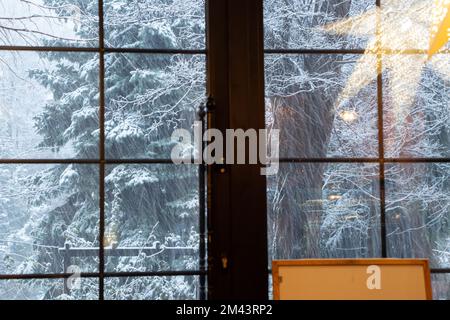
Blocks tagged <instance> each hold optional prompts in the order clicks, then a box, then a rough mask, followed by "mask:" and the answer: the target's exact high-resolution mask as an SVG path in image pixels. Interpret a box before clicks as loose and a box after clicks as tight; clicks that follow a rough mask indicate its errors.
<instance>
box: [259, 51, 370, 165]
mask: <svg viewBox="0 0 450 320" xmlns="http://www.w3.org/2000/svg"><path fill="white" fill-rule="evenodd" d="M373 57H375V56H373ZM359 59H361V56H357V55H278V54H277V55H275V54H274V55H272V54H269V55H266V63H265V64H266V122H267V127H268V128H269V129H279V130H280V157H297V158H298V157H300V158H307V157H312V158H319V157H349V158H352V157H377V155H378V142H377V140H378V139H377V137H378V129H377V102H376V101H377V98H376V97H377V93H376V67H375V66H376V64H375V62H376V61H373V65H372V66H373V68H372V69H371V68H365V69H364V73H365V74H367V75H370V77H368V81H367V86H365V87H364V88H361V89H360V90H358V91H355V88H354V81H356V79H360V76H361V75H360V73H361V71H362V70H361V69H360V68H359V62H357V61H358V60H359ZM357 63H358V64H357ZM355 78H356V79H355ZM353 93H354V94H353Z"/></svg>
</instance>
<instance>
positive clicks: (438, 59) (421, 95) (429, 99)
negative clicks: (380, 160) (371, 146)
mask: <svg viewBox="0 0 450 320" xmlns="http://www.w3.org/2000/svg"><path fill="white" fill-rule="evenodd" d="M383 64H384V70H385V71H384V75H383V107H384V118H385V119H384V135H385V140H384V144H385V150H386V155H387V157H406V158H429V157H434V158H439V157H449V156H450V142H449V141H450V130H449V128H450V113H449V112H448V111H449V106H450V89H449V85H448V83H449V82H448V81H449V80H450V61H449V59H448V55H445V54H440V55H435V56H434V57H433V58H432V59H431V60H430V61H427V56H426V55H419V54H414V55H388V56H385V57H384V58H383Z"/></svg>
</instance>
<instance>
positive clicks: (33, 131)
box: [0, 51, 99, 159]
mask: <svg viewBox="0 0 450 320" xmlns="http://www.w3.org/2000/svg"><path fill="white" fill-rule="evenodd" d="M0 75H1V76H0V122H1V123H2V126H1V127H0V158H1V159H13V158H15V159H29V158H39V159H47V158H97V157H98V136H99V124H98V56H97V55H96V54H92V53H57V52H41V53H37V52H14V51H12V52H11V51H10V52H6V51H3V52H0Z"/></svg>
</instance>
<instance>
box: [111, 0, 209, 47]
mask: <svg viewBox="0 0 450 320" xmlns="http://www.w3.org/2000/svg"><path fill="white" fill-rule="evenodd" d="M104 3H105V37H106V40H105V43H106V44H107V46H109V47H127V48H150V49H174V48H176V49H203V48H205V1H204V0H105V1H104Z"/></svg>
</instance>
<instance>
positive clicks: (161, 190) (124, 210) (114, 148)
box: [18, 0, 205, 299]
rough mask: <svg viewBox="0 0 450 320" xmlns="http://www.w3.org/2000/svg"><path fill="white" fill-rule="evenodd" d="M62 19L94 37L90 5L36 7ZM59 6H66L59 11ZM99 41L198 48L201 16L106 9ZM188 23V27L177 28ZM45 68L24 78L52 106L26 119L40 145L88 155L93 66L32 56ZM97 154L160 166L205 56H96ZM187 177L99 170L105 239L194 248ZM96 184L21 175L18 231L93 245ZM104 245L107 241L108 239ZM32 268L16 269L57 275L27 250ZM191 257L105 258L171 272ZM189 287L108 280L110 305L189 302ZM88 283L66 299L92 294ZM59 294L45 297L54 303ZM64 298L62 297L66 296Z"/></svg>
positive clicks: (198, 9)
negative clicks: (72, 19) (23, 221)
mask: <svg viewBox="0 0 450 320" xmlns="http://www.w3.org/2000/svg"><path fill="white" fill-rule="evenodd" d="M44 4H45V5H46V6H48V7H56V8H58V9H56V10H55V11H54V12H55V13H56V14H58V15H60V16H61V17H64V16H67V15H68V14H72V12H73V11H74V8H77V9H76V12H78V13H79V14H80V19H78V21H79V24H78V25H77V26H76V30H75V34H76V35H77V37H79V38H80V39H97V38H98V33H97V32H98V29H97V23H98V19H97V9H98V8H97V1H91V0H67V1H65V5H64V6H61V1H57V0H45V1H44ZM67 4H69V5H67ZM104 10H105V33H106V35H105V37H106V39H105V43H106V45H107V46H112V47H140V48H183V49H185V48H202V47H203V46H204V26H203V24H204V13H203V7H202V3H201V2H200V1H179V0H155V1H140V0H137V1H122V0H111V1H105V8H104ZM188 19H189V20H188ZM79 42H80V44H77V43H75V44H74V43H73V42H68V41H67V40H65V39H61V38H58V39H47V40H45V45H48V46H55V45H56V46H61V45H89V46H97V45H98V44H97V41H96V40H91V41H84V40H80V41H79ZM41 57H42V58H43V59H46V60H47V61H50V62H51V63H52V68H50V69H48V70H31V71H30V77H31V78H32V79H35V80H37V81H39V83H41V84H42V85H43V86H45V87H46V88H48V89H49V90H50V91H51V93H52V95H53V99H52V103H51V104H47V105H46V106H45V107H44V110H43V112H41V113H40V114H39V115H38V116H37V117H36V122H35V124H36V129H37V131H38V132H39V134H40V135H41V136H42V138H43V139H42V142H41V145H42V146H44V147H51V148H53V149H54V151H55V152H58V150H59V148H62V147H67V146H68V145H69V146H71V148H72V150H73V156H74V158H78V159H80V158H82V159H96V158H98V156H99V148H98V143H99V121H98V119H99V115H98V111H99V105H98V103H99V90H98V83H99V81H98V76H99V74H98V73H99V57H98V55H97V54H95V53H78V52H77V53H62V52H58V53H55V52H43V53H41ZM105 67H106V72H105V84H106V114H105V118H106V120H105V128H106V141H105V144H106V157H107V158H109V159H112V158H114V159H127V158H135V159H136V158H157V159H161V158H168V157H169V155H170V149H171V146H172V145H173V143H174V142H173V141H170V135H171V132H172V130H173V129H175V128H180V127H184V128H188V129H189V128H191V126H192V122H193V120H194V119H195V111H196V107H197V106H198V104H199V102H200V101H201V99H203V97H204V90H205V89H204V77H205V72H204V58H203V57H201V56H197V55H154V54H122V53H108V54H106V55H105ZM197 180H198V179H197V168H196V167H194V166H183V167H181V166H173V165H162V164H155V165H126V164H123V165H111V166H107V168H106V179H105V182H106V190H105V194H106V218H107V221H106V230H107V235H110V234H111V233H114V237H115V239H117V241H118V245H119V246H121V247H126V246H134V247H152V246H153V245H154V244H155V243H157V242H159V243H161V244H162V245H163V246H171V247H177V246H183V247H195V246H197V245H198V230H197V219H198V212H197V209H198V208H197V207H198V206H197V204H198V188H197V184H198V183H197ZM98 181H99V172H98V167H97V166H96V165H89V164H68V165H57V166H54V167H51V168H48V169H47V170H44V171H41V172H40V173H38V174H36V175H34V176H33V177H30V179H29V180H28V181H27V186H28V188H29V190H33V191H34V192H33V193H32V194H34V195H36V196H34V197H33V198H32V199H30V201H32V204H33V206H34V208H35V210H34V211H35V212H36V214H32V215H30V219H29V221H28V223H27V225H26V231H27V232H29V233H30V234H31V235H32V237H33V239H35V240H34V242H35V246H36V247H39V246H51V247H63V246H64V245H65V244H66V243H68V244H70V245H71V246H72V247H98V245H99V243H98V235H99V230H98V219H99V212H98V203H99V198H98V196H99V193H98ZM107 239H108V237H107ZM34 255H35V259H34V260H33V262H27V263H24V264H22V265H21V266H20V267H19V268H20V269H19V270H18V271H19V272H26V271H27V270H28V271H30V270H32V272H39V273H48V272H62V271H63V270H62V269H63V268H62V258H61V256H60V255H58V254H57V253H56V252H55V250H54V249H53V248H48V249H45V248H42V247H40V249H39V250H35V252H34ZM197 260H198V258H197V256H196V255H188V256H186V255H185V256H177V257H168V256H166V255H165V254H164V253H161V254H159V255H155V256H151V257H146V256H145V255H143V254H141V255H139V256H137V257H129V258H107V259H106V269H107V270H108V271H136V270H141V271H143V270H150V271H158V270H181V269H183V270H184V269H196V268H197V267H198V264H197ZM97 263H98V261H97V259H96V258H81V259H74V261H73V262H72V264H78V265H80V266H81V267H82V270H83V271H95V270H97ZM195 283H196V281H195V279H190V278H189V277H186V278H184V277H174V278H170V277H163V278H137V279H120V280H119V279H108V280H107V281H106V288H107V289H106V292H105V294H106V296H107V297H109V298H121V299H125V298H135V299H136V298H147V299H164V298H166V299H167V298H171V299H175V298H192V297H194V296H195V295H196V284H195ZM94 284H95V281H94V282H93V281H91V282H88V283H87V284H85V285H84V286H83V288H82V289H81V290H79V291H74V292H72V294H73V295H74V297H83V296H84V297H86V296H88V297H89V296H92V292H94V293H95V292H96V290H97V288H96V287H95V286H94ZM60 294H61V292H60V291H58V290H54V291H53V292H51V295H53V298H56V297H57V296H58V295H60ZM65 298H67V297H65Z"/></svg>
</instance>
